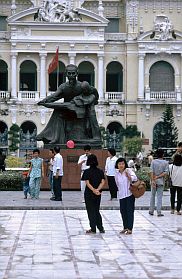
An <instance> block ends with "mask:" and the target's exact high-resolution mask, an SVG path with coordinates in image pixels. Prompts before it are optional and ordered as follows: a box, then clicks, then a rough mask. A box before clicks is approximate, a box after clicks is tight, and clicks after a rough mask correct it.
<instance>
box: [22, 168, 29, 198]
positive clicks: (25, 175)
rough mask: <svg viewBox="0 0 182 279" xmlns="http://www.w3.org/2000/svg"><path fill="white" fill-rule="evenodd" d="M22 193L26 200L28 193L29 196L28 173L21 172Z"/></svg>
mask: <svg viewBox="0 0 182 279" xmlns="http://www.w3.org/2000/svg"><path fill="white" fill-rule="evenodd" d="M22 175H23V192H24V199H27V195H28V193H29V194H30V187H29V180H30V178H29V176H28V171H23V173H22Z"/></svg>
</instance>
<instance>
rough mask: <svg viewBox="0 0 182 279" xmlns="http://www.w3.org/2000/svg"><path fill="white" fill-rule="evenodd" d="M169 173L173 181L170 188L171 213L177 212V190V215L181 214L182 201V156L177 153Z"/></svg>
mask: <svg viewBox="0 0 182 279" xmlns="http://www.w3.org/2000/svg"><path fill="white" fill-rule="evenodd" d="M169 174H170V177H171V181H172V186H171V188H170V202H171V214H174V212H175V197H176V192H177V207H176V210H177V215H181V212H180V210H181V203H182V156H181V155H180V154H176V155H175V156H174V161H173V164H171V165H169Z"/></svg>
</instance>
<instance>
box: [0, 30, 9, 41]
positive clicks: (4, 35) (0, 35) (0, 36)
mask: <svg viewBox="0 0 182 279" xmlns="http://www.w3.org/2000/svg"><path fill="white" fill-rule="evenodd" d="M9 38H10V33H9V32H7V31H0V40H8V39H9Z"/></svg>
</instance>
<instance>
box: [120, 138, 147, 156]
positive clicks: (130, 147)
mask: <svg viewBox="0 0 182 279" xmlns="http://www.w3.org/2000/svg"><path fill="white" fill-rule="evenodd" d="M142 143H143V140H142V139H141V138H140V137H133V138H128V139H126V140H125V141H124V143H123V149H124V150H125V151H126V153H127V155H129V156H130V157H132V156H133V157H136V155H137V153H138V152H140V151H142Z"/></svg>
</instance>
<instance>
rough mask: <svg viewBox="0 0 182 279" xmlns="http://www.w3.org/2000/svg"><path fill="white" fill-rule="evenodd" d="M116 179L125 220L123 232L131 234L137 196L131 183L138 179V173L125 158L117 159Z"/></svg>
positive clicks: (122, 215) (122, 214)
mask: <svg viewBox="0 0 182 279" xmlns="http://www.w3.org/2000/svg"><path fill="white" fill-rule="evenodd" d="M116 169H118V170H119V171H118V172H116V174H115V181H116V185H117V187H118V199H119V202H120V212H121V217H122V220H123V230H122V231H121V233H125V234H131V233H132V229H133V223H134V210H135V197H134V196H133V195H132V193H131V191H130V184H131V183H132V182H134V181H137V176H136V174H135V173H134V172H133V171H132V170H131V169H129V168H128V165H127V162H126V160H125V159H124V158H119V159H118V160H117V161H116Z"/></svg>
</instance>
